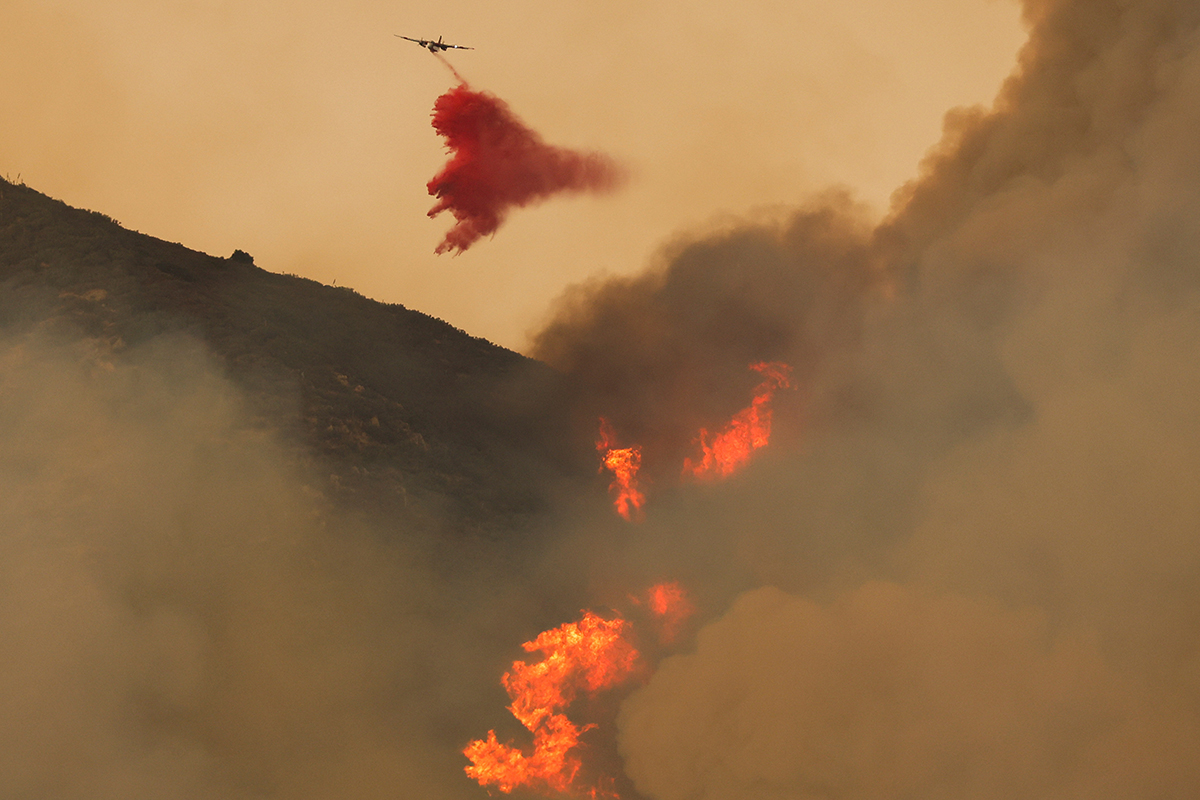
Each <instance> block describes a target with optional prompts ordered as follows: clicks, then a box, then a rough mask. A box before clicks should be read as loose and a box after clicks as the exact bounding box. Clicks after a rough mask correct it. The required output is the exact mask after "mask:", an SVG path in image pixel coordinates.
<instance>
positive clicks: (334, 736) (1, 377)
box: [0, 336, 518, 800]
mask: <svg viewBox="0 0 1200 800" xmlns="http://www.w3.org/2000/svg"><path fill="white" fill-rule="evenodd" d="M0 452H2V453H3V454H4V455H3V458H0V519H2V520H3V525H2V526H0V527H2V529H3V536H0V607H2V608H3V609H4V611H3V614H0V686H3V691H0V795H3V796H4V797H23V798H64V799H65V800H71V799H72V798H79V799H80V800H82V799H83V798H87V800H106V799H107V798H112V800H118V799H119V800H130V798H215V797H221V798H266V797H290V798H328V797H345V798H382V797H395V796H396V795H397V793H398V792H400V793H402V794H404V793H412V794H414V795H421V796H425V797H439V798H457V797H469V796H473V795H472V792H471V791H470V788H471V787H469V786H468V785H466V783H465V781H463V780H462V775H461V765H460V763H459V762H460V761H461V756H460V755H459V752H458V750H459V748H460V747H461V744H460V742H461V741H463V740H465V739H466V737H467V736H468V734H469V732H470V731H473V730H474V729H476V728H477V727H478V726H479V725H482V724H485V720H482V719H479V720H474V719H472V720H470V721H468V722H463V721H462V720H461V714H462V709H463V708H473V707H486V706H487V703H485V702H484V699H483V698H489V699H490V696H489V694H488V690H489V689H490V687H489V686H488V685H487V684H486V683H485V682H484V681H483V680H482V679H477V678H474V677H473V676H472V677H468V676H470V675H471V673H472V668H471V667H470V666H468V665H469V664H470V663H471V662H472V659H473V658H474V657H475V656H474V653H476V652H477V644H468V643H471V642H475V643H478V642H479V641H480V634H479V632H478V631H475V632H472V631H471V630H470V628H469V627H468V628H464V627H463V624H462V621H461V620H459V621H457V622H456V621H455V620H456V617H455V615H454V614H453V613H452V612H450V611H448V610H446V609H444V608H442V607H441V606H439V604H437V603H435V602H434V598H437V597H440V596H441V595H440V594H439V592H440V589H439V588H438V587H436V586H434V584H433V578H432V577H431V573H430V572H428V571H427V570H426V569H425V568H424V567H423V565H422V561H421V559H420V558H419V557H418V556H417V555H416V554H415V553H411V552H408V548H406V547H405V546H403V543H402V542H400V541H396V537H395V536H393V537H391V541H390V542H388V543H387V544H385V543H384V540H383V538H382V537H379V536H377V535H373V534H371V533H370V532H369V531H366V530H363V529H362V528H361V526H357V525H355V524H354V523H353V522H351V521H348V520H345V519H341V518H339V516H338V515H336V514H333V513H331V511H330V508H329V505H328V504H327V503H325V502H324V501H323V500H322V499H321V497H320V494H319V492H318V490H317V489H316V487H317V486H319V485H320V484H319V483H318V482H316V481H313V480H312V478H311V476H310V475H309V474H308V473H307V471H306V470H305V469H303V468H302V467H301V466H300V465H299V464H298V463H297V460H296V459H295V458H294V457H293V456H292V455H290V454H289V453H290V451H289V450H287V449H286V448H283V447H281V446H280V445H279V444H278V443H276V442H275V441H274V440H273V437H272V436H271V435H270V434H268V433H267V432H264V431H262V430H259V429H257V428H255V427H254V426H253V425H252V424H250V423H249V422H248V418H247V415H246V414H245V409H244V408H243V405H242V400H241V396H240V394H239V392H238V391H236V390H235V389H234V388H233V386H232V385H231V384H230V383H229V382H228V381H227V380H225V379H224V378H222V377H220V375H219V371H218V370H217V369H215V368H214V367H213V365H212V364H211V363H210V360H209V359H208V358H207V357H206V356H205V354H204V352H203V350H202V348H200V347H199V346H198V345H196V344H195V343H194V342H189V341H187V340H184V339H176V338H170V337H168V338H166V339H159V340H156V341H154V342H152V343H150V344H147V345H144V346H140V347H139V348H137V349H136V350H134V351H133V352H125V353H123V354H122V355H121V357H120V358H117V357H116V356H114V355H113V354H112V353H111V352H109V351H108V350H107V349H106V348H105V347H103V346H98V345H96V344H95V343H94V342H89V340H81V341H80V342H77V343H75V344H72V345H61V344H50V343H48V342H47V341H45V340H44V339H42V338H41V337H27V336H26V337H20V338H12V337H9V338H6V339H5V340H4V341H3V342H2V344H0ZM467 602H471V601H470V598H469V597H468V598H467ZM476 613H477V612H476V611H475V610H472V614H473V615H474V614H476ZM481 624H485V623H481ZM492 624H494V623H492ZM517 635H518V634H516V633H515V632H514V633H513V634H512V636H514V637H515V636H517ZM489 671H490V670H486V671H484V674H487V672H489Z"/></svg>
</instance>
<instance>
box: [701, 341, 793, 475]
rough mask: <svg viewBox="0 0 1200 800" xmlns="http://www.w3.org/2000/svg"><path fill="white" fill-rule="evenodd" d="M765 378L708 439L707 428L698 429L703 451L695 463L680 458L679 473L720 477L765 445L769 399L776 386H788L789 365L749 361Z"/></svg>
mask: <svg viewBox="0 0 1200 800" xmlns="http://www.w3.org/2000/svg"><path fill="white" fill-rule="evenodd" d="M750 369H752V370H754V371H756V372H759V373H761V374H762V375H763V377H764V378H765V380H763V382H762V383H760V384H759V385H758V388H757V389H755V390H754V400H753V401H751V403H750V405H749V406H747V407H746V408H743V409H742V410H741V411H739V412H738V413H737V414H735V415H734V417H733V419H732V420H730V422H729V424H728V425H726V426H725V429H724V430H722V431H721V432H720V433H718V434H716V435H715V436H713V437H712V439H711V441H710V440H709V434H708V431H707V430H706V429H704V428H701V429H700V434H699V436H698V437H697V438H698V439H699V442H700V449H701V450H702V451H703V456H702V457H701V459H700V461H699V463H695V462H693V461H692V460H691V459H690V458H689V459H685V460H684V462H683V474H684V475H688V474H690V475H692V476H694V477H696V478H702V479H711V478H718V477H720V478H724V477H728V476H729V475H732V474H733V473H734V472H736V471H737V470H739V469H741V468H742V467H743V466H745V465H746V463H747V462H748V461H749V460H750V456H751V455H752V454H753V453H754V451H755V450H758V449H759V448H762V447H766V446H767V444H768V442H769V441H770V439H771V399H772V398H773V397H774V396H775V391H776V390H777V389H783V388H791V385H792V384H791V382H790V381H789V380H788V376H789V375H790V374H791V371H792V368H791V367H789V366H788V365H787V364H784V363H782V362H778V361H770V362H766V361H764V362H759V363H757V364H751V365H750Z"/></svg>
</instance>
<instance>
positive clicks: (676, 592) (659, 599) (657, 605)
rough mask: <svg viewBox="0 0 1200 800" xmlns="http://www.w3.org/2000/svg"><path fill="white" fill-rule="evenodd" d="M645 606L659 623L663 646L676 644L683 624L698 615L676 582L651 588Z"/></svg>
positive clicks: (659, 633) (660, 638) (659, 635)
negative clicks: (695, 614)
mask: <svg viewBox="0 0 1200 800" xmlns="http://www.w3.org/2000/svg"><path fill="white" fill-rule="evenodd" d="M638 602H639V603H640V602H642V601H641V600H639V601H638ZM645 605H646V607H647V608H648V609H650V613H651V614H652V615H653V616H654V619H655V621H656V622H657V623H658V639H659V641H660V642H662V643H663V644H670V643H672V642H674V641H675V637H676V636H678V635H679V631H680V629H681V628H682V627H683V623H685V622H687V621H688V619H689V618H690V617H691V616H692V614H694V613H696V607H695V606H694V605H692V601H691V599H690V598H689V597H688V595H687V592H686V591H685V590H684V588H683V586H681V585H680V584H679V583H677V582H674V581H672V582H670V583H659V584H656V585H654V586H651V587H650V588H649V589H648V590H647V591H646V598H645Z"/></svg>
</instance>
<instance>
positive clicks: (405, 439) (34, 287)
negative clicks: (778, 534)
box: [0, 181, 571, 537]
mask: <svg viewBox="0 0 1200 800" xmlns="http://www.w3.org/2000/svg"><path fill="white" fill-rule="evenodd" d="M0 329H3V330H4V331H5V332H6V333H8V334H9V335H11V334H13V333H20V332H29V331H32V330H40V331H42V332H45V333H49V334H51V335H53V336H55V337H60V338H61V337H65V338H67V339H71V340H76V341H77V340H79V339H86V340H88V341H89V342H90V343H91V344H92V345H94V346H95V347H96V348H98V349H99V351H100V352H102V353H104V354H106V355H107V356H109V357H113V358H120V357H121V354H122V353H124V352H127V351H129V350H130V349H132V348H136V347H137V346H138V345H139V344H140V343H144V342H146V341H149V340H151V339H153V338H155V337H159V336H162V335H164V334H184V335H188V336H192V337H195V338H197V339H200V340H202V341H203V342H204V343H205V345H206V347H207V349H208V350H209V351H210V352H211V353H212V354H213V356H214V357H215V358H216V359H217V360H218V361H219V362H220V363H221V364H222V365H223V368H224V370H225V373H226V374H227V375H228V376H229V377H230V378H232V379H233V380H234V381H235V382H236V383H237V384H238V385H240V386H241V387H243V388H244V389H246V390H247V392H246V394H247V396H248V398H249V403H250V405H251V406H252V416H253V418H254V420H255V422H256V424H259V425H261V426H263V427H265V428H269V429H273V430H277V431H280V432H282V433H283V434H284V436H285V438H286V439H287V440H288V441H289V442H291V443H292V445H293V446H294V448H295V452H296V457H297V458H298V459H301V460H303V461H305V462H307V463H308V464H310V465H311V466H313V467H314V468H315V470H314V471H315V472H317V473H318V474H320V475H327V476H328V478H327V479H325V483H326V485H325V486H323V487H322V488H321V491H322V492H324V493H325V494H326V495H327V496H328V497H329V498H330V499H331V501H333V502H335V503H338V504H341V505H343V506H352V507H354V508H356V509H358V510H368V511H371V512H379V513H382V514H391V515H400V516H401V517H403V518H404V519H405V520H406V521H407V522H409V523H410V524H414V525H417V526H421V527H426V528H429V527H432V526H436V527H437V528H438V529H443V528H446V527H449V528H450V529H451V530H453V531H457V532H461V533H470V534H473V535H483V536H487V537H495V536H503V535H506V534H507V533H508V532H511V531H513V530H517V529H520V528H522V527H523V526H525V525H526V523H527V522H528V521H529V520H530V519H531V518H532V517H534V516H536V515H537V514H538V513H539V510H540V509H541V508H543V505H544V498H543V497H542V496H541V495H540V494H539V491H541V490H539V489H537V488H535V487H536V486H538V485H545V483H544V480H542V479H544V478H546V477H547V475H548V474H553V473H556V472H557V471H558V470H559V469H560V467H561V465H563V464H566V463H569V462H570V460H571V459H570V456H569V454H565V453H563V452H557V450H558V449H559V448H561V447H562V444H561V442H563V441H564V439H565V438H567V437H564V436H562V435H561V434H562V431H563V430H564V428H563V426H564V425H565V424H566V419H565V412H563V411H561V410H559V411H553V410H552V409H554V408H561V404H554V403H551V402H549V400H548V398H550V397H551V396H552V395H553V394H554V392H555V385H556V383H557V381H558V378H557V376H556V375H555V374H554V373H553V372H552V371H551V370H550V369H549V368H547V367H545V366H544V365H542V364H540V363H539V362H536V361H533V360H531V359H528V358H526V357H524V356H521V355H519V354H517V353H514V352H512V351H509V350H506V349H504V348H501V347H499V346H497V345H494V344H492V343H490V342H488V341H485V340H483V339H480V338H477V337H473V336H470V335H468V334H466V333H465V332H463V331H461V330H458V329H457V328H454V327H453V326H451V325H449V324H447V323H445V322H443V321H441V320H439V319H435V318H433V317H430V316H428V315H426V314H422V313H420V312H417V311H413V310H411V309H407V308H405V307H403V306H400V305H394V304H384V303H379V302H376V301H373V300H370V299H368V298H365V297H362V296H361V295H358V294H357V293H355V292H353V291H352V290H350V289H346V288H341V287H330V286H324V285H322V284H319V283H317V282H315V281H312V280H308V279H305V278H300V277H296V276H293V275H281V274H274V273H271V272H268V271H266V270H263V269H260V268H259V267H257V266H255V265H254V263H253V259H252V257H251V256H249V255H247V254H245V253H241V252H235V253H234V254H233V256H231V257H229V258H219V257H214V256H211V255H206V254H203V253H199V252H196V251H193V250H189V249H187V248H186V247H183V246H182V245H179V244H172V243H169V242H165V241H162V240H159V239H155V238H153V237H151V236H147V235H144V234H141V233H138V232H135V231H131V230H127V229H125V228H123V227H121V226H120V225H119V224H117V223H116V222H115V221H113V220H112V219H110V218H109V217H107V216H105V215H103V214H101V213H98V212H90V211H84V210H79V209H75V208H71V207H69V206H67V205H66V204H64V203H62V202H60V201H57V200H54V199H52V198H49V197H47V196H45V195H43V194H41V193H39V192H37V191H35V190H33V189H31V188H29V187H27V186H24V185H19V184H13V183H10V182H7V181H0ZM552 464H557V465H559V466H558V467H555V466H551V465H552ZM535 478H537V480H534V479H535Z"/></svg>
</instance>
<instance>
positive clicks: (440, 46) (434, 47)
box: [392, 33, 475, 53]
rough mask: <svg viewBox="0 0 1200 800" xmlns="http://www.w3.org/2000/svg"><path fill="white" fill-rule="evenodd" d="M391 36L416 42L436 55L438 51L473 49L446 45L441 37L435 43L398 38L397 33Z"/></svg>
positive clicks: (403, 37) (471, 48)
mask: <svg viewBox="0 0 1200 800" xmlns="http://www.w3.org/2000/svg"><path fill="white" fill-rule="evenodd" d="M392 35H393V36H399V37H400V38H401V39H408V41H410V42H416V43H417V44H419V45H421V47H424V48H425V49H426V50H428V51H429V52H431V53H436V52H437V51H438V50H474V49H475V48H474V47H463V46H462V45H461V44H446V43H445V42H443V41H442V37H440V36H439V37H438V40H437V41H436V42H430V41H427V40H425V39H409V38H408V37H407V36H400V34H398V33H393V34H392Z"/></svg>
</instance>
